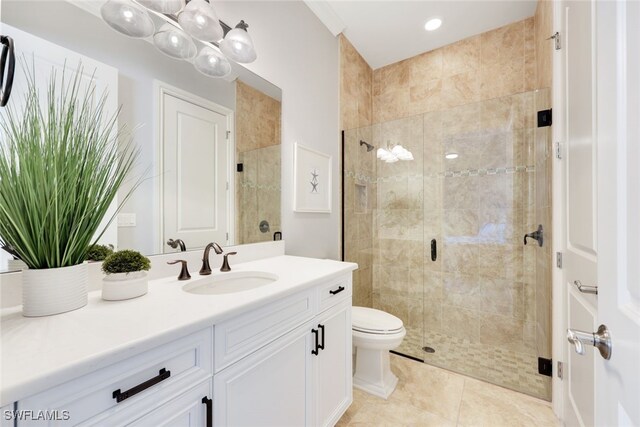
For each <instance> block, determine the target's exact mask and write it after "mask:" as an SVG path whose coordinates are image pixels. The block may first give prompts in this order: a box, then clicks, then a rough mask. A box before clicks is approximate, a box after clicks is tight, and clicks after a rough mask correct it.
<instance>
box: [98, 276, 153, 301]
mask: <svg viewBox="0 0 640 427" xmlns="http://www.w3.org/2000/svg"><path fill="white" fill-rule="evenodd" d="M148 288H149V280H148V279H147V272H146V271H134V272H132V273H115V274H107V275H106V276H105V278H104V279H102V299H104V300H107V301H121V300H125V299H131V298H137V297H140V296H142V295H144V294H146V293H147V289H148Z"/></svg>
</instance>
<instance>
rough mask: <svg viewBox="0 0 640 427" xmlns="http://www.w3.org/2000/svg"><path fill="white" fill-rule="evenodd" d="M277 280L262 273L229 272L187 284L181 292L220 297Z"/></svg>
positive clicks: (270, 275)
mask: <svg viewBox="0 0 640 427" xmlns="http://www.w3.org/2000/svg"><path fill="white" fill-rule="evenodd" d="M276 280H278V276H276V275H275V274H272V273H267V272H264V271H231V272H229V273H218V274H213V275H211V276H208V277H206V278H202V279H198V280H196V281H194V282H193V283H188V284H186V285H185V286H183V287H182V290H183V291H185V292H189V293H190V294H197V295H221V294H232V293H236V292H243V291H249V290H251V289H255V288H259V287H261V286H264V285H268V284H269V283H273V282H275V281H276Z"/></svg>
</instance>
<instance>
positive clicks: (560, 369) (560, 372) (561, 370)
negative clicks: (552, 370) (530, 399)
mask: <svg viewBox="0 0 640 427" xmlns="http://www.w3.org/2000/svg"><path fill="white" fill-rule="evenodd" d="M557 366H558V369H557V370H556V371H557V374H556V375H557V376H558V378H560V379H563V377H564V365H563V364H562V362H558V365H557Z"/></svg>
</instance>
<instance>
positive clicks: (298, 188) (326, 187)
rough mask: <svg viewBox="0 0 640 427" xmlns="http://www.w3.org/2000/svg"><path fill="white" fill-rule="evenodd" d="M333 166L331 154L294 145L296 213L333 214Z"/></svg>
mask: <svg viewBox="0 0 640 427" xmlns="http://www.w3.org/2000/svg"><path fill="white" fill-rule="evenodd" d="M331 164H332V157H331V156H330V155H329V154H325V153H322V152H320V151H316V150H313V149H311V148H308V147H305V146H304V145H300V144H298V143H295V144H294V150H293V210H294V212H313V213H331V184H332V183H331Z"/></svg>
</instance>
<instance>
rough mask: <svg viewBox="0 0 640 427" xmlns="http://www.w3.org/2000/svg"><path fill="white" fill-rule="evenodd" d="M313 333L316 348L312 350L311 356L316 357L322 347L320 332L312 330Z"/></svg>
mask: <svg viewBox="0 0 640 427" xmlns="http://www.w3.org/2000/svg"><path fill="white" fill-rule="evenodd" d="M311 333H312V334H313V337H314V338H313V341H314V344H313V345H314V348H313V350H311V354H313V355H314V356H317V355H318V349H319V348H320V345H319V344H318V330H317V329H312V330H311Z"/></svg>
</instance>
